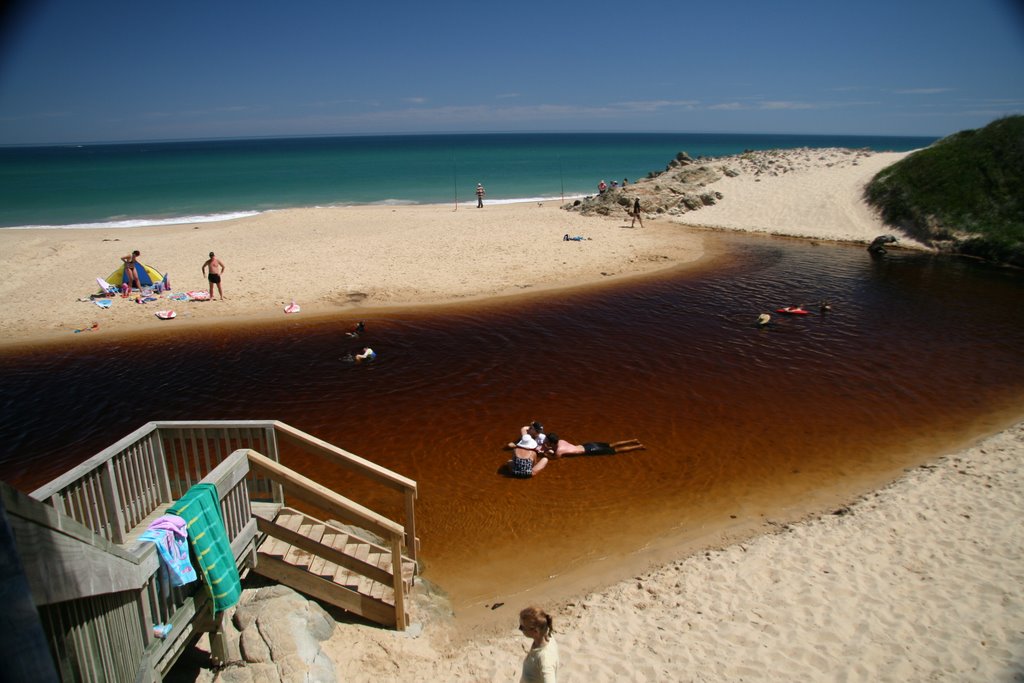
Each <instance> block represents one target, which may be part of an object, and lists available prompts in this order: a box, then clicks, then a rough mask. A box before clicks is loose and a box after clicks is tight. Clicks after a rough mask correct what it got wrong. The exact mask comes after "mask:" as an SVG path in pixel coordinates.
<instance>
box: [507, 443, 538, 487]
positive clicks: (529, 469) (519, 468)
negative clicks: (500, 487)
mask: <svg viewBox="0 0 1024 683" xmlns="http://www.w3.org/2000/svg"><path fill="white" fill-rule="evenodd" d="M513 446H514V448H515V450H514V451H513V452H512V459H511V460H509V461H508V463H507V465H508V473H509V474H511V475H512V476H513V477H516V478H517V479H529V478H530V477H532V476H533V475H535V474H537V473H538V472H540V471H541V470H542V469H544V468H545V467H547V465H548V459H547V457H545V456H543V455H540V454H539V449H540V446H538V445H537V441H536V439H534V438H533V437H532V436H530V435H529V434H524V435H523V438H521V439H519V441H517V442H516V443H515V444H513Z"/></svg>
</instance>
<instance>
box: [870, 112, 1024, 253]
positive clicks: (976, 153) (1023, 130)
mask: <svg viewBox="0 0 1024 683" xmlns="http://www.w3.org/2000/svg"><path fill="white" fill-rule="evenodd" d="M865 197H866V198H867V201H868V203H870V204H871V205H872V206H875V207H876V208H878V209H879V210H880V211H881V214H882V218H883V219H884V220H885V221H886V222H887V223H889V224H891V225H894V226H896V227H899V228H902V229H903V230H905V231H906V232H907V233H909V234H910V235H913V236H914V237H916V238H917V239H919V240H921V241H924V242H927V243H932V244H936V245H937V246H940V247H942V248H945V249H948V250H950V251H953V252H956V253H962V254H969V255H972V256H979V257H982V258H985V259H988V260H992V261H999V262H1002V263H1011V264H1013V265H1017V266H1022V267H1024V116H1011V117H1007V118H1003V119H999V120H997V121H994V122H992V123H990V124H989V125H987V126H985V127H984V128H981V129H979V130H965V131H961V132H959V133H955V134H954V135H950V136H949V137H947V138H943V139H942V140H939V141H938V142H936V143H935V144H934V145H932V146H931V147H929V148H927V149H924V150H921V151H920V152H915V153H914V154H911V155H910V156H908V157H907V158H905V159H904V160H903V161H900V162H899V163H896V164H893V165H892V166H890V167H889V168H886V169H884V170H883V171H881V172H880V173H879V174H878V175H876V176H875V177H874V179H872V181H871V182H870V183H869V184H868V186H867V188H866V189H865Z"/></svg>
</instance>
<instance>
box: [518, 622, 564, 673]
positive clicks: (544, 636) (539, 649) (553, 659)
mask: <svg viewBox="0 0 1024 683" xmlns="http://www.w3.org/2000/svg"><path fill="white" fill-rule="evenodd" d="M519 630H520V631H521V632H522V634H523V635H524V636H526V637H527V638H533V645H531V646H530V651H529V652H527V653H526V659H524V660H523V674H522V676H520V678H519V683H555V682H556V681H557V680H558V643H556V642H555V639H554V638H553V637H552V636H553V634H554V632H555V627H554V623H553V622H552V619H551V615H550V614H548V613H547V612H545V611H544V610H542V609H540V608H539V607H527V608H526V609H524V610H523V611H521V612H520V613H519Z"/></svg>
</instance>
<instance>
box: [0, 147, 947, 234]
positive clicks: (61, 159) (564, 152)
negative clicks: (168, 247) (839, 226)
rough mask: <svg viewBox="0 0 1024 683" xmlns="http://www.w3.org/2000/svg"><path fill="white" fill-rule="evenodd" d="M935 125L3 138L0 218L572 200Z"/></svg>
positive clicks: (131, 219)
mask: <svg viewBox="0 0 1024 683" xmlns="http://www.w3.org/2000/svg"><path fill="white" fill-rule="evenodd" d="M936 139H937V138H935V137H926V136H922V137H907V136H863V135H783V134H736V133H728V134H725V133H721V134H716V133H487V134H479V133H472V134H471V133H465V134H430V135H375V136H334V137H331V136H318V137H284V138H244V139H221V140H191V141H171V142H129V143H105V144H80V145H76V144H64V145H47V146H11V147H0V228H6V229H19V228H21V229H28V228H37V229H38V228H130V227H139V226H143V225H170V224H183V223H203V222H211V221H219V220H228V219H232V218H240V217H244V216H251V215H256V214H259V213H262V212H265V211H274V210H284V209H296V208H312V207H331V206H351V205H386V206H399V205H412V204H446V203H450V204H455V203H458V204H470V203H473V204H475V202H476V197H475V193H474V191H475V188H476V184H477V183H478V182H479V183H482V184H483V185H484V187H485V189H486V192H487V196H486V199H485V201H486V202H487V203H492V204H494V203H512V202H524V201H550V200H562V199H571V198H573V197H579V196H584V195H588V194H593V193H594V192H596V189H597V184H598V182H600V181H601V180H605V181H606V182H609V183H611V182H612V181H616V182H619V183H622V182H623V181H626V182H630V181H633V180H636V179H639V178H643V177H646V176H647V175H648V174H650V173H652V172H658V171H661V170H662V169H664V168H665V166H666V165H667V164H668V163H669V161H671V160H672V158H673V157H675V155H676V154H677V153H679V152H686V153H688V154H689V155H690V156H691V157H694V158H697V157H721V156H729V155H732V154H739V153H742V152H743V151H746V150H765V149H793V148H801V147H811V148H826V147H847V148H853V149H864V148H867V149H872V150H874V151H898V152H901V151H909V150H913V149H919V148H922V147H927V146H928V145H930V144H931V143H933V142H934V141H935V140H936Z"/></svg>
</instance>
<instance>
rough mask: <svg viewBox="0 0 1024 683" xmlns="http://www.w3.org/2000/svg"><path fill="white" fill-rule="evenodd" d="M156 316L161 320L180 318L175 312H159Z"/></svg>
mask: <svg viewBox="0 0 1024 683" xmlns="http://www.w3.org/2000/svg"><path fill="white" fill-rule="evenodd" d="M154 315H156V317H158V318H160V319H161V320H174V319H175V318H177V317H178V314H177V313H175V312H174V311H157V312H156V313H155V314H154Z"/></svg>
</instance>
